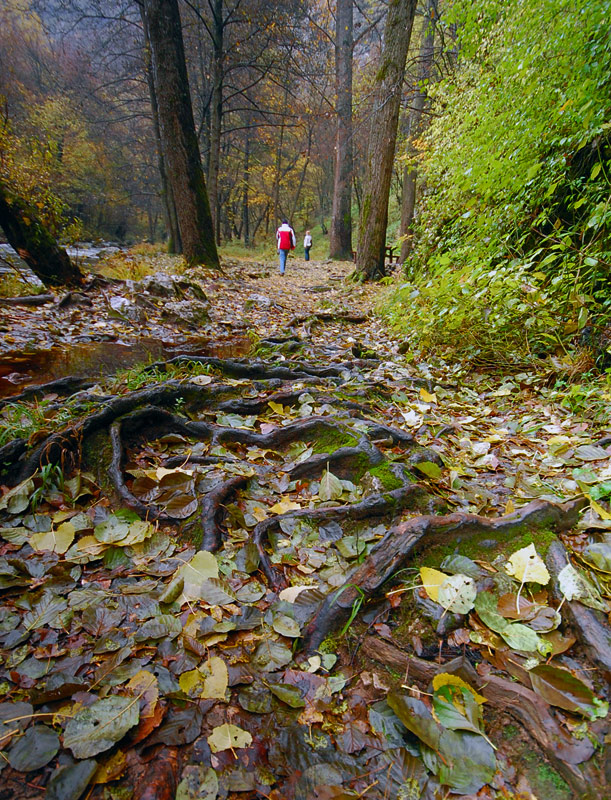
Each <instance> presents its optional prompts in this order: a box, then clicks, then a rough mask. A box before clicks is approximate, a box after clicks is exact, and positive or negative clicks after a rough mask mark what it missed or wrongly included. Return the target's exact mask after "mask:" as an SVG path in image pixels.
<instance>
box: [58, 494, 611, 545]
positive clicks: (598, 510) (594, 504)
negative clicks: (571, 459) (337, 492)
mask: <svg viewBox="0 0 611 800" xmlns="http://www.w3.org/2000/svg"><path fill="white" fill-rule="evenodd" d="M590 506H591V508H592V509H593V510H594V511H596V513H597V514H598V516H599V517H600V518H601V519H611V514H610V513H609V512H608V511H605V509H604V508H603V507H602V506H601V505H600V504H599V503H597V502H596V500H592V498H590ZM58 552H59V551H58Z"/></svg>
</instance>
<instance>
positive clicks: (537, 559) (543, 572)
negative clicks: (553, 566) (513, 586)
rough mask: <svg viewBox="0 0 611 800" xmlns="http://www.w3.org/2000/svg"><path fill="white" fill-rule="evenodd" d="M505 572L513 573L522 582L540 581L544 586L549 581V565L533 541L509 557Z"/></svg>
mask: <svg viewBox="0 0 611 800" xmlns="http://www.w3.org/2000/svg"><path fill="white" fill-rule="evenodd" d="M505 572H507V574H508V575H513V576H514V578H517V580H519V581H521V582H522V583H528V582H529V581H533V582H534V583H540V584H541V585H542V586H545V584H546V583H549V572H548V571H547V567H546V566H545V564H544V562H543V559H542V558H541V556H540V555H539V554H538V553H537V551H536V550H535V546H534V544H532V543H531V544H529V545H528V547H523V548H522V549H521V550H517V551H516V552H515V553H513V554H512V555H511V556H510V557H509V561H508V562H507V564H505Z"/></svg>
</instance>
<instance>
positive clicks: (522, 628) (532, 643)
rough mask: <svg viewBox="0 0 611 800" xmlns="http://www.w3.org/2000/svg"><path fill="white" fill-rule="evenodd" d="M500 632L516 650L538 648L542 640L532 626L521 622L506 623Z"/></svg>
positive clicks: (528, 650)
mask: <svg viewBox="0 0 611 800" xmlns="http://www.w3.org/2000/svg"><path fill="white" fill-rule="evenodd" d="M499 633H500V634H501V636H502V637H503V639H504V640H505V641H506V642H507V644H508V645H509V646H510V647H511V648H513V649H514V650H524V651H526V652H532V651H534V650H538V649H539V646H540V643H541V640H540V639H539V637H538V636H537V634H536V633H535V632H534V631H533V629H532V628H529V627H527V626H526V625H521V624H520V623H519V622H513V623H510V624H508V625H506V627H505V628H503V630H502V631H499Z"/></svg>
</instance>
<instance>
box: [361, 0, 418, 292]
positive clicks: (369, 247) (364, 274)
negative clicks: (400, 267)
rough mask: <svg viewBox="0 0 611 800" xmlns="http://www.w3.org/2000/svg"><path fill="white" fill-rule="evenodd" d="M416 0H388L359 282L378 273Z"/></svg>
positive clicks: (381, 266) (363, 211)
mask: <svg viewBox="0 0 611 800" xmlns="http://www.w3.org/2000/svg"><path fill="white" fill-rule="evenodd" d="M415 12H416V0H390V2H389V4H388V16H387V18H386V29H385V31H384V46H383V49H382V58H381V63H380V67H379V69H378V74H377V82H378V90H377V93H376V102H375V108H374V111H373V119H374V120H375V124H374V125H372V131H371V137H370V140H369V150H368V154H367V167H366V175H365V186H364V188H363V204H362V209H361V217H360V221H359V244H358V248H357V262H356V270H357V274H358V276H359V277H360V278H361V279H362V280H373V279H374V278H376V277H378V276H382V275H384V248H385V245H386V225H387V221H388V197H389V194H390V182H391V178H392V167H393V159H394V155H395V144H396V141H397V126H398V123H399V108H400V105H401V91H402V88H403V78H404V75H405V61H406V58H407V50H408V47H409V41H410V38H411V33H412V25H413V22H414V14H415Z"/></svg>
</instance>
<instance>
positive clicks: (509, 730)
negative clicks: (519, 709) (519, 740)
mask: <svg viewBox="0 0 611 800" xmlns="http://www.w3.org/2000/svg"><path fill="white" fill-rule="evenodd" d="M518 734H519V730H518V729H517V727H516V726H515V725H505V727H504V728H503V739H509V740H510V741H511V740H512V739H515V737H516V736H517V735H518Z"/></svg>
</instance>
